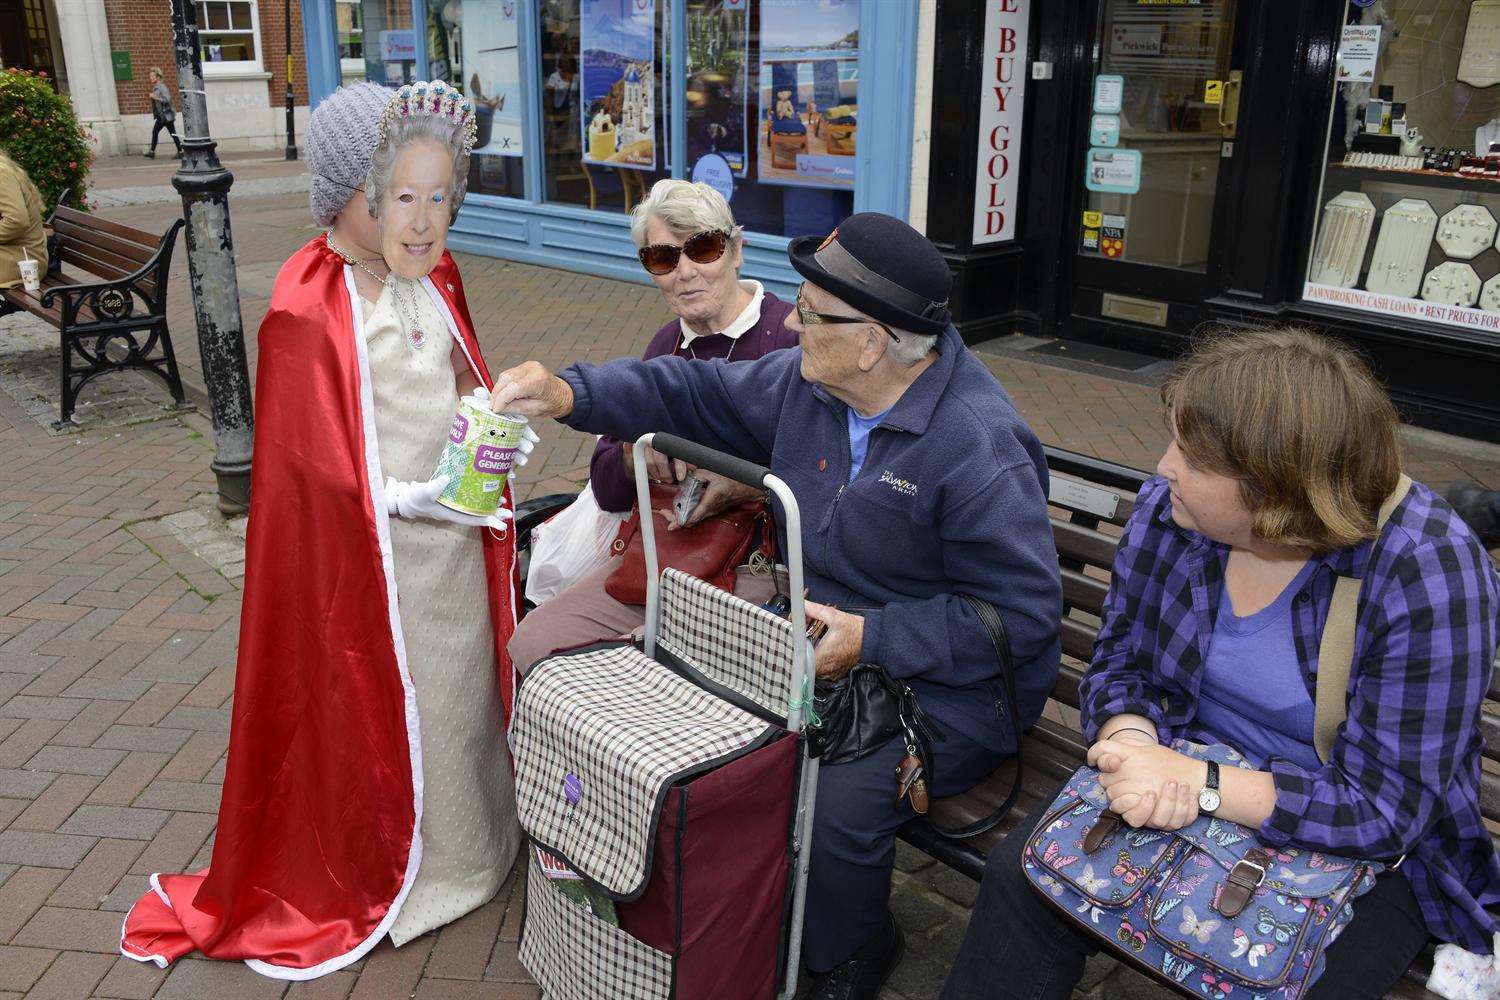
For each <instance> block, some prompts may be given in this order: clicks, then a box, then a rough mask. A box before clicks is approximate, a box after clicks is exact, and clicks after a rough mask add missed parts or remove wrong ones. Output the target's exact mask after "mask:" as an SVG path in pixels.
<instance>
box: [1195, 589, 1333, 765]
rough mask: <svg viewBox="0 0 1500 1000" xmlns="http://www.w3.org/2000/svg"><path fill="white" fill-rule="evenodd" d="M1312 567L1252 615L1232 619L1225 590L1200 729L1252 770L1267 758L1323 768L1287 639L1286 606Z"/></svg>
mask: <svg viewBox="0 0 1500 1000" xmlns="http://www.w3.org/2000/svg"><path fill="white" fill-rule="evenodd" d="M1316 567H1317V562H1316V560H1309V561H1308V563H1307V565H1306V566H1304V567H1302V570H1301V572H1299V573H1298V574H1297V576H1296V578H1295V579H1294V580H1292V582H1291V583H1289V584H1287V586H1286V589H1285V590H1283V591H1282V592H1281V593H1280V594H1278V595H1277V596H1276V599H1275V600H1274V601H1272V602H1271V603H1270V604H1268V605H1266V606H1265V607H1264V608H1262V609H1261V610H1259V611H1257V612H1255V614H1253V615H1246V616H1245V617H1243V618H1242V617H1240V616H1239V615H1237V614H1235V613H1234V605H1233V604H1231V603H1230V601H1229V593H1228V591H1227V590H1226V591H1225V593H1224V594H1223V595H1222V596H1221V597H1220V599H1219V617H1218V621H1216V622H1214V634H1213V638H1211V639H1210V640H1209V646H1208V659H1207V661H1206V662H1205V663H1204V671H1203V686H1202V687H1201V688H1200V689H1199V692H1198V724H1199V725H1201V726H1203V727H1204V728H1205V729H1207V730H1209V731H1210V732H1212V733H1213V734H1214V735H1215V736H1217V737H1218V738H1219V739H1221V740H1223V741H1224V742H1225V743H1228V744H1229V745H1230V746H1232V747H1234V748H1235V749H1236V750H1239V751H1240V752H1241V753H1243V754H1244V755H1245V756H1246V757H1247V758H1248V759H1249V761H1250V763H1251V764H1253V765H1255V766H1256V767H1261V766H1262V765H1263V764H1264V763H1265V761H1266V759H1267V758H1269V757H1282V758H1285V759H1287V760H1290V761H1292V762H1293V763H1295V764H1299V765H1301V766H1302V767H1306V768H1309V769H1311V770H1317V769H1319V768H1320V767H1322V764H1321V763H1320V762H1319V760H1318V754H1317V751H1316V750H1314V749H1313V716H1314V714H1315V711H1314V708H1313V700H1312V698H1311V697H1310V696H1309V695H1308V693H1307V685H1306V684H1305V683H1304V682H1303V680H1302V669H1301V667H1300V666H1299V665H1298V660H1297V646H1296V640H1295V639H1293V637H1292V601H1293V599H1295V598H1296V596H1297V595H1298V594H1299V593H1301V592H1302V588H1303V587H1305V586H1306V585H1307V582H1308V580H1309V578H1311V576H1312V573H1313V570H1314V569H1315V568H1316Z"/></svg>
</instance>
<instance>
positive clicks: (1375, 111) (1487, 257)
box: [1303, 0, 1500, 332]
mask: <svg viewBox="0 0 1500 1000" xmlns="http://www.w3.org/2000/svg"><path fill="white" fill-rule="evenodd" d="M1344 20H1345V24H1344V28H1343V31H1342V37H1341V40H1340V45H1339V50H1338V56H1337V61H1336V68H1335V76H1336V81H1337V82H1336V83H1335V85H1334V94H1333V102H1332V110H1331V114H1330V121H1331V126H1330V130H1329V137H1328V146H1327V160H1326V167H1325V169H1324V171H1323V177H1322V185H1321V194H1320V197H1319V199H1318V205H1317V220H1316V224H1315V226H1314V229H1313V233H1312V240H1311V247H1310V250H1309V255H1308V270H1307V281H1306V285H1305V286H1304V291H1303V297H1304V299H1305V300H1306V301H1308V302H1315V303H1320V304H1331V305H1334V306H1338V307H1343V308H1349V309H1356V310H1360V311H1364V312H1372V313H1378V314H1382V315H1386V316H1389V317H1392V318H1394V319H1397V320H1418V321H1427V322H1431V323H1437V324H1441V325H1444V326H1449V327H1455V328H1463V329H1470V330H1481V331H1488V332H1496V331H1500V251H1497V249H1496V237H1497V234H1500V5H1495V4H1487V3H1476V4H1471V3H1470V2H1469V0H1382V2H1381V3H1379V4H1376V5H1375V6H1374V7H1360V6H1357V5H1355V4H1352V3H1351V4H1350V5H1349V7H1348V9H1347V11H1346V13H1345V18H1344Z"/></svg>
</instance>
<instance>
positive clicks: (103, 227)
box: [52, 205, 162, 253]
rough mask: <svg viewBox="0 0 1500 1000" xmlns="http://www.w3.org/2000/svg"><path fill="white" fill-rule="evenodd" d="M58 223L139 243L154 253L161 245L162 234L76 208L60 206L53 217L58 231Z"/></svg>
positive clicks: (54, 225)
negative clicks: (112, 220)
mask: <svg viewBox="0 0 1500 1000" xmlns="http://www.w3.org/2000/svg"><path fill="white" fill-rule="evenodd" d="M58 223H62V224H63V225H64V226H74V227H77V228H78V229H80V230H82V231H83V232H86V233H88V232H95V233H107V234H109V235H110V236H115V237H118V238H119V239H122V240H126V241H127V242H130V243H138V244H140V245H141V246H145V247H149V248H150V249H151V252H152V253H155V252H156V248H157V247H158V246H160V245H161V237H162V234H160V233H148V232H146V231H145V230H143V229H136V228H134V227H132V226H127V225H125V224H123V223H120V222H111V221H110V220H108V219H104V218H101V217H99V216H97V215H92V214H90V213H88V212H80V211H79V210H78V209H76V208H69V207H67V206H66V205H59V206H58V208H57V213H56V214H55V215H54V216H53V217H52V228H53V229H56V228H57V227H58Z"/></svg>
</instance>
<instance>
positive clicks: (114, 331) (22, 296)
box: [0, 191, 183, 428]
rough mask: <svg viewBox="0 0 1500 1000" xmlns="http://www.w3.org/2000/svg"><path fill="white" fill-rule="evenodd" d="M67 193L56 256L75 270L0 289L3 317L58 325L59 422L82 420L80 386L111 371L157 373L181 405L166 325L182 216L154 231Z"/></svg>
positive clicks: (57, 224)
mask: <svg viewBox="0 0 1500 1000" xmlns="http://www.w3.org/2000/svg"><path fill="white" fill-rule="evenodd" d="M67 197H68V192H66V191H64V192H63V194H62V196H61V197H60V198H58V205H57V208H56V209H55V210H54V211H53V213H52V217H51V218H50V219H48V220H47V224H48V225H49V226H50V227H51V229H52V234H53V235H52V239H51V240H50V241H49V242H50V243H51V247H52V249H51V253H52V256H53V258H54V259H55V260H58V261H61V263H62V264H64V265H66V266H67V268H68V269H69V270H67V271H61V272H57V271H54V272H52V273H49V274H46V275H44V276H43V277H42V287H41V289H40V291H38V292H37V293H35V294H33V293H31V292H28V291H26V290H25V288H23V287H22V286H20V285H16V286H15V287H13V288H7V289H4V290H3V292H0V316H4V315H7V314H9V313H14V312H28V313H31V314H32V315H33V316H38V317H40V318H42V319H44V320H46V321H47V322H48V323H50V324H51V325H52V326H55V327H56V328H57V330H58V334H59V337H60V338H61V341H62V403H61V410H62V416H61V419H59V420H58V421H57V422H56V423H55V424H53V426H54V427H57V428H62V427H69V426H76V425H75V424H74V422H73V407H74V405H75V404H76V403H77V401H78V393H79V391H80V390H82V389H83V387H84V386H85V385H87V384H88V383H89V382H91V381H93V380H94V379H95V378H97V377H98V376H100V375H103V374H104V373H105V372H112V371H125V370H127V369H131V368H139V369H141V370H143V371H148V372H152V373H154V374H156V375H158V376H160V377H161V379H162V380H163V381H164V382H166V383H167V388H168V389H169V390H170V391H171V393H172V398H173V400H175V401H176V403H177V405H178V406H181V405H182V403H183V394H182V378H181V376H180V375H179V374H178V371H177V355H176V354H175V353H173V351H172V337H171V334H170V333H169V332H168V331H167V272H168V269H169V268H170V267H171V264H172V247H173V245H174V244H175V243H176V242H177V230H179V229H181V228H182V225H183V222H182V220H181V219H177V220H176V221H174V222H173V223H172V225H170V226H169V227H167V231H166V232H165V233H163V234H162V235H160V236H153V235H152V234H150V233H147V232H142V231H141V230H139V229H132V228H130V227H129V226H122V225H120V224H119V223H115V222H109V221H106V220H104V219H99V218H96V217H95V216H92V215H89V214H88V213H87V212H80V211H78V210H77V209H73V208H68V207H67V206H66V205H64V204H63V202H64V201H66V200H67ZM79 273H81V274H83V275H86V276H88V278H92V279H97V280H88V278H80V277H78V274H79Z"/></svg>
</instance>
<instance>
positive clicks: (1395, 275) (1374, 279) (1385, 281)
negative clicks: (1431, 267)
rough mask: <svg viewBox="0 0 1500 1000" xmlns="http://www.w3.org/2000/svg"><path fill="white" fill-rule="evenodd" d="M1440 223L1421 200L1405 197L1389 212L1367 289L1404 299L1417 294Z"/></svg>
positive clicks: (1382, 228) (1382, 220) (1384, 222)
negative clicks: (1423, 269)
mask: <svg viewBox="0 0 1500 1000" xmlns="http://www.w3.org/2000/svg"><path fill="white" fill-rule="evenodd" d="M1437 224H1438V216H1437V213H1436V212H1434V211H1433V210H1432V206H1431V205H1429V204H1427V202H1425V201H1423V200H1422V199H1420V198H1402V199H1401V200H1400V201H1398V202H1396V204H1394V205H1392V206H1391V207H1390V208H1388V209H1386V210H1385V215H1384V216H1383V217H1382V218H1381V220H1380V236H1379V237H1378V238H1377V239H1376V240H1375V255H1374V257H1373V258H1372V259H1371V260H1370V276H1369V277H1368V278H1367V279H1366V280H1365V288H1367V289H1369V290H1370V291H1372V292H1381V293H1384V294H1386V295H1399V296H1401V297H1402V298H1411V297H1412V296H1414V295H1416V294H1417V289H1418V288H1420V287H1421V285H1422V268H1423V267H1425V266H1426V264H1427V251H1428V248H1429V247H1431V246H1432V234H1433V232H1435V231H1436V230H1437Z"/></svg>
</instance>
